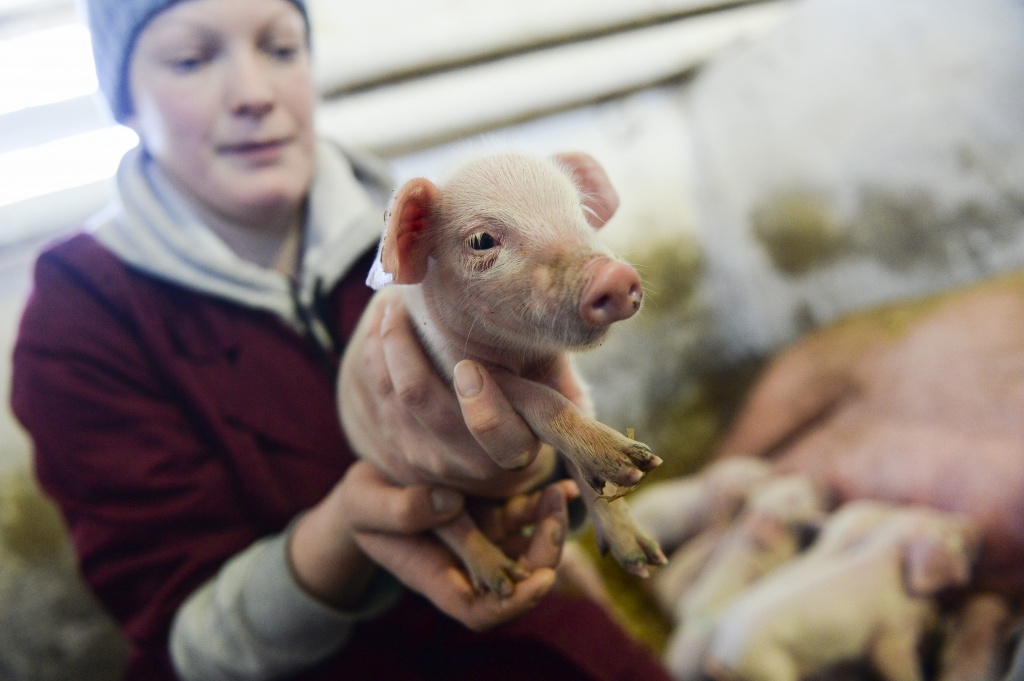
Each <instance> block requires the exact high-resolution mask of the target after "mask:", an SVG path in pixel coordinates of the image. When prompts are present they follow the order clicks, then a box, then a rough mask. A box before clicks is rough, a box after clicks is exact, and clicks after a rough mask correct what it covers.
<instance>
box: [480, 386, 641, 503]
mask: <svg viewBox="0 0 1024 681" xmlns="http://www.w3.org/2000/svg"><path fill="white" fill-rule="evenodd" d="M495 380H496V381H497V382H498V384H499V385H500V386H501V389H502V391H503V392H504V393H505V395H506V396H507V397H508V399H509V401H510V402H511V403H512V406H513V407H514V408H515V410H516V411H517V412H518V413H519V414H520V415H521V416H522V417H523V418H524V419H525V420H526V422H527V424H528V425H529V426H530V428H531V429H532V430H533V432H534V433H536V435H537V437H538V438H540V439H541V440H543V441H544V442H546V443H548V444H549V445H551V446H552V447H554V448H555V449H557V450H558V451H559V453H561V454H562V456H564V457H565V458H567V459H568V460H569V461H570V462H572V464H574V465H575V466H576V468H577V469H578V470H579V474H580V479H579V480H578V482H580V483H581V484H580V487H581V488H582V487H584V486H588V487H590V488H591V489H593V490H594V492H596V493H597V495H598V496H601V497H605V498H611V499H614V498H616V497H619V496H622V495H623V494H626V493H627V492H629V491H630V490H632V489H633V488H634V487H636V485H637V484H638V483H639V482H640V481H641V480H642V479H643V477H644V475H645V474H646V473H647V472H649V471H651V470H654V469H655V468H657V467H658V466H659V465H661V459H660V458H658V457H657V456H655V455H654V454H653V453H652V452H651V450H650V448H649V447H648V446H647V445H645V444H644V443H642V442H637V441H636V440H632V439H630V438H628V437H626V436H625V435H623V434H622V433H619V432H618V431H616V430H613V429H612V428H609V427H608V426H606V425H604V424H603V423H600V422H598V421H595V420H594V419H592V418H590V417H589V416H588V415H587V414H585V413H584V412H583V411H582V410H581V409H580V408H579V407H578V406H576V405H575V404H573V403H572V402H570V401H569V400H568V399H566V398H565V397H564V396H563V395H561V394H560V393H558V392H557V391H555V390H552V389H551V388H549V387H548V386H545V385H543V384H540V383H536V382H533V381H529V380H527V379H523V378H520V377H518V376H513V375H510V374H497V373H496V374H495Z"/></svg>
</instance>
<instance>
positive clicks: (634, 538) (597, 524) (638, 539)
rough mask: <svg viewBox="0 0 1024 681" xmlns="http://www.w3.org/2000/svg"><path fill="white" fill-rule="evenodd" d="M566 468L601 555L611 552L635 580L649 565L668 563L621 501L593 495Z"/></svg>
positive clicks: (658, 547) (654, 541) (577, 477)
mask: <svg viewBox="0 0 1024 681" xmlns="http://www.w3.org/2000/svg"><path fill="white" fill-rule="evenodd" d="M569 469H570V471H571V472H572V473H573V477H574V478H576V481H577V483H579V485H580V490H581V492H582V496H583V502H584V503H585V504H586V507H587V514H588V515H589V516H590V519H591V522H593V523H594V534H595V536H596V537H597V546H598V548H599V549H600V550H601V553H602V554H605V553H608V552H611V554H612V556H614V557H615V560H616V561H617V562H618V563H619V565H621V566H622V567H623V568H624V569H625V570H626V572H629V573H630V574H633V575H636V576H637V577H648V576H649V575H650V571H649V570H648V567H647V566H649V565H665V564H666V563H668V559H667V558H666V557H665V554H664V553H663V552H662V550H661V547H660V546H659V545H658V542H657V541H656V540H654V539H652V538H651V537H650V536H649V535H648V534H647V533H645V532H644V531H643V530H641V529H640V526H639V525H637V524H636V521H635V520H633V516H631V515H630V514H629V507H628V506H627V505H626V500H625V499H605V498H602V497H599V496H597V494H595V493H594V492H593V491H591V490H589V489H587V488H586V487H585V486H584V485H583V482H582V481H581V480H580V475H581V474H580V472H579V471H578V470H577V469H576V468H575V466H573V465H572V464H571V463H570V464H569Z"/></svg>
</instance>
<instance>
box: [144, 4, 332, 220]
mask: <svg viewBox="0 0 1024 681" xmlns="http://www.w3.org/2000/svg"><path fill="white" fill-rule="evenodd" d="M128 76H129V87H130V91H131V95H132V104H133V113H132V116H131V118H130V119H129V125H131V127H132V128H134V129H135V131H136V132H137V133H138V134H139V137H140V138H141V140H142V144H143V146H144V147H145V148H146V149H147V150H148V151H149V153H150V154H151V155H152V156H153V157H154V158H155V159H156V160H157V162H159V163H160V165H161V167H162V168H163V169H164V171H165V172H166V173H167V174H168V175H169V176H170V178H171V179H172V180H173V181H174V182H175V183H176V184H177V185H178V186H179V187H181V188H183V189H184V190H185V191H187V192H189V193H190V194H191V195H192V196H193V198H194V199H195V200H197V201H198V202H199V203H200V204H201V205H203V206H204V207H205V208H206V209H207V210H211V211H213V212H214V213H215V214H216V215H218V216H219V217H221V218H222V219H226V220H229V221H232V222H252V221H265V220H266V219H267V218H268V217H270V216H272V215H287V214H288V213H289V212H294V211H295V210H297V209H298V207H299V205H300V204H301V202H302V200H303V198H304V197H305V194H306V192H307V190H308V188H309V184H310V181H311V178H312V175H313V165H314V163H313V158H314V146H315V135H314V131H313V110H314V103H315V101H316V91H315V87H314V84H313V79H312V72H311V67H310V60H309V49H308V45H307V40H306V24H305V20H304V19H303V16H302V13H301V12H300V11H299V10H298V8H297V7H296V6H295V5H294V4H292V3H291V2H287V1H286V0H187V1H185V2H180V3H178V4H175V5H172V6H171V7H170V8H169V9H167V10H165V11H163V12H161V13H160V14H158V15H157V16H156V17H155V18H154V19H153V20H152V21H151V22H150V23H149V24H148V25H147V26H146V27H145V28H144V29H143V31H142V32H141V33H140V34H139V37H138V40H137V42H136V45H135V49H134V52H133V53H132V56H131V62H130V65H129V73H128Z"/></svg>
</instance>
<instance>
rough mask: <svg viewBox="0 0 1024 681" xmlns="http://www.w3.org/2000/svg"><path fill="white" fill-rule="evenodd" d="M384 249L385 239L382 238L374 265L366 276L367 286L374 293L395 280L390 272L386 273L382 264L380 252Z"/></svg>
mask: <svg viewBox="0 0 1024 681" xmlns="http://www.w3.org/2000/svg"><path fill="white" fill-rule="evenodd" d="M383 248H384V237H383V236H382V237H381V238H380V243H379V244H377V257H375V258H374V259H373V265H372V266H371V267H370V273H369V274H367V275H366V285H367V286H369V287H370V288H372V289H373V290H374V291H379V290H381V289H382V288H384V287H385V286H387V285H388V284H390V283H391V282H392V281H394V279H395V278H394V276H392V275H391V273H390V272H385V271H384V265H382V264H381V262H380V252H381V251H382V250H383Z"/></svg>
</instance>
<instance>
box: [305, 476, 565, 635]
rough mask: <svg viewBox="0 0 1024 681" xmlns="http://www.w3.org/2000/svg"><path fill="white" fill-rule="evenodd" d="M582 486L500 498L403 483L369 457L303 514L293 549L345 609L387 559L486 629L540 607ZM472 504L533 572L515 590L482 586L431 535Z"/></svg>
mask: <svg viewBox="0 0 1024 681" xmlns="http://www.w3.org/2000/svg"><path fill="white" fill-rule="evenodd" d="M578 494H579V490H578V489H577V488H576V485H575V483H573V482H571V481H562V482H558V483H554V484H551V485H548V486H547V487H545V488H544V489H542V490H540V491H537V492H533V493H530V494H519V495H515V496H512V497H510V498H509V499H507V500H505V501H501V502H497V501H494V502H491V501H474V502H473V503H472V504H470V505H469V506H466V505H465V502H464V499H463V497H462V495H461V494H459V493H458V492H455V491H453V490H451V489H447V488H443V487H432V486H430V485H412V486H408V487H402V486H398V485H395V484H394V483H392V482H391V481H390V480H389V479H388V478H387V476H386V475H384V474H383V473H382V472H381V471H379V470H378V469H377V468H376V467H375V466H374V465H373V464H371V463H369V462H367V461H359V462H357V463H355V464H353V465H352V466H351V468H349V470H348V472H347V473H346V474H345V477H344V478H342V480H341V481H340V482H339V483H338V484H337V485H336V486H335V487H334V489H333V490H332V491H331V493H330V494H329V495H328V496H327V497H326V498H325V499H324V500H323V501H322V502H321V503H320V504H319V505H317V506H316V507H315V508H313V509H312V510H311V511H310V512H309V513H307V514H306V515H305V516H303V518H302V519H301V520H300V521H299V524H298V526H297V527H296V529H295V532H294V534H293V536H292V542H291V546H290V551H291V561H292V565H293V568H294V570H295V574H296V577H297V578H298V580H299V582H300V583H301V584H302V585H303V586H304V587H305V588H306V589H307V590H308V591H310V592H311V593H312V594H313V595H315V596H317V597H318V598H320V599H321V600H324V601H325V602H328V603H331V604H333V605H335V606H338V607H343V608H344V607H350V606H352V605H354V604H355V603H358V601H359V598H360V596H361V595H362V593H363V591H364V590H365V588H366V587H367V585H368V584H369V583H370V580H371V578H372V577H373V574H374V570H375V567H374V565H375V564H376V565H379V566H381V567H383V568H384V569H386V570H387V571H388V572H390V573H391V574H393V575H394V576H395V577H396V578H397V579H398V580H399V581H401V582H402V583H404V584H405V585H406V586H408V587H409V588H410V589H412V590H414V591H417V592H419V593H421V594H422V595H423V596H425V597H426V598H427V599H429V600H430V601H431V602H432V603H434V605H435V606H437V607H438V608H439V609H440V610H441V611H443V612H445V613H446V614H448V615H449V616H451V617H453V618H455V619H457V620H459V621H461V622H462V623H464V624H465V625H466V626H467V627H470V628H471V629H474V630H477V631H483V630H486V629H489V628H491V627H493V626H496V625H498V624H501V623H502V622H506V621H508V620H510V619H513V618H515V617H517V616H519V615H521V614H523V613H524V612H526V611H527V610H529V609H530V608H532V607H533V606H534V605H535V604H536V603H537V602H538V601H539V600H540V599H541V598H542V597H543V596H544V595H545V594H546V593H547V592H548V591H549V590H550V589H551V588H552V586H553V585H554V583H555V581H556V576H555V568H556V567H557V566H558V564H559V561H560V559H561V553H562V545H563V542H564V539H565V536H566V533H567V532H568V525H569V519H568V512H567V509H566V504H567V502H568V500H569V499H571V498H573V497H575V496H576V495H578ZM464 510H465V511H468V512H470V514H471V515H472V516H473V518H474V520H475V521H476V522H477V523H478V524H479V526H480V528H481V529H482V530H483V531H484V532H485V534H487V536H488V538H490V539H491V541H493V542H494V543H495V544H496V545H497V546H499V547H500V548H501V549H502V550H503V551H505V553H506V554H507V555H508V556H509V557H511V558H515V559H519V560H520V561H521V563H522V564H523V566H524V567H525V568H526V569H527V570H528V571H529V572H530V576H529V577H527V579H525V580H523V581H521V582H518V583H517V584H516V586H515V590H514V592H513V593H512V595H511V596H509V597H506V598H501V597H499V596H497V595H496V594H493V593H486V594H480V593H477V592H475V591H474V589H473V586H472V584H471V583H470V581H469V578H468V576H467V575H466V572H465V570H464V569H463V567H462V565H461V563H460V562H459V560H458V558H457V557H456V556H454V555H453V554H452V553H451V552H450V551H449V550H448V548H447V547H445V546H444V544H442V543H441V542H440V540H439V539H438V538H437V537H436V536H435V535H434V533H433V532H430V530H431V529H433V528H435V527H438V526H440V525H442V524H444V523H446V522H448V521H450V520H452V519H454V518H455V517H456V516H458V515H459V514H460V513H461V512H463V511H464Z"/></svg>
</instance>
